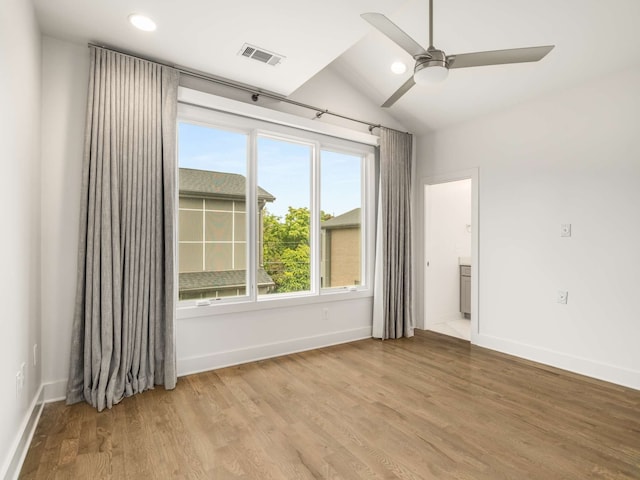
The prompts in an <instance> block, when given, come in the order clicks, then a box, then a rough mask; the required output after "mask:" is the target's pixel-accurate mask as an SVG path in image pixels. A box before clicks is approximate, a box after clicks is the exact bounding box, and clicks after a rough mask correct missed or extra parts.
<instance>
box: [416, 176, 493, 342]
mask: <svg viewBox="0 0 640 480" xmlns="http://www.w3.org/2000/svg"><path fill="white" fill-rule="evenodd" d="M458 180H471V343H473V344H475V343H477V339H478V336H479V334H480V308H479V307H480V296H479V292H480V282H479V278H480V241H479V238H480V235H479V233H480V212H479V211H480V209H479V170H478V168H470V169H468V170H460V171H456V172H451V173H445V174H440V175H433V176H430V177H425V178H423V179H422V182H421V183H420V186H421V190H422V192H421V197H422V213H423V218H422V232H421V233H422V238H421V242H422V245H421V248H422V250H423V252H424V255H423V258H422V260H423V262H422V268H423V272H424V275H423V285H422V287H423V291H422V295H423V297H422V298H423V299H424V303H423V309H422V318H421V319H420V322H421V323H422V328H425V327H426V314H427V308H426V304H427V302H428V298H429V297H428V296H427V273H426V272H427V268H428V267H427V262H428V261H429V252H427V247H426V240H427V212H428V210H427V195H426V190H427V187H428V186H431V185H437V184H441V183H449V182H456V181H458Z"/></svg>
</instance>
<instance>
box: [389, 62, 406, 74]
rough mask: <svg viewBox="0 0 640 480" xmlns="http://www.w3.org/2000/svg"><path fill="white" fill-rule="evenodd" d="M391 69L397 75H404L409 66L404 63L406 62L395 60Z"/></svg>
mask: <svg viewBox="0 0 640 480" xmlns="http://www.w3.org/2000/svg"><path fill="white" fill-rule="evenodd" d="M391 71H392V72H393V73H395V74H396V75H402V74H403V73H404V72H406V71H407V66H406V65H405V64H404V62H393V63H392V64H391Z"/></svg>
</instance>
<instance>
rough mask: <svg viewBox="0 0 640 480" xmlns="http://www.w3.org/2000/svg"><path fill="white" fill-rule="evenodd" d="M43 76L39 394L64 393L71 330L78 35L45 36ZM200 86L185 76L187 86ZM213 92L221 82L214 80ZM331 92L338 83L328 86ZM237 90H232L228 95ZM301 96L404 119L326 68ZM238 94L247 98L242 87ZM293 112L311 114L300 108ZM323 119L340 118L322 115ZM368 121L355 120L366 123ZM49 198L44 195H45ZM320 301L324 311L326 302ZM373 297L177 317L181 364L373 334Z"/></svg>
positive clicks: (80, 94)
mask: <svg viewBox="0 0 640 480" xmlns="http://www.w3.org/2000/svg"><path fill="white" fill-rule="evenodd" d="M43 64H44V68H43V82H44V84H45V85H46V86H47V88H46V89H45V90H44V99H43V127H44V136H43V152H45V155H44V167H43V168H44V172H43V173H44V177H45V179H46V181H45V183H44V185H43V189H44V190H43V263H44V267H43V279H44V280H43V302H44V304H45V305H46V306H47V308H46V310H45V312H44V317H43V338H44V341H45V345H44V346H43V361H44V364H45V365H46V368H45V371H44V372H43V374H44V378H43V381H44V382H45V383H46V384H48V385H47V386H46V389H45V396H46V398H48V399H52V398H60V397H62V396H64V394H65V385H66V378H67V369H68V362H69V348H70V347H69V339H70V336H71V324H72V316H73V304H74V296H75V285H76V278H75V276H76V264H77V260H76V250H77V244H78V215H79V209H80V206H79V202H80V177H81V164H82V150H83V135H84V121H85V108H86V107H85V102H86V90H87V84H88V65H89V53H88V49H87V47H86V46H85V45H74V44H71V43H68V42H66V41H62V40H57V39H53V38H49V37H45V38H44V63H43ZM196 85H200V86H202V83H201V82H193V81H192V82H191V83H190V86H192V87H194V86H196ZM210 90H211V91H214V92H217V93H220V90H221V89H216V88H211V89H210ZM332 92H334V93H335V92H341V93H340V95H337V94H335V95H332V94H331V93H332ZM231 96H234V95H231ZM294 96H295V98H296V99H297V100H298V101H307V102H309V103H313V104H317V103H321V104H322V105H321V106H322V107H323V108H326V109H330V110H335V111H337V112H342V113H347V114H352V115H354V116H357V117H358V118H360V117H361V116H363V117H364V119H365V120H371V121H373V122H383V123H385V124H387V125H389V126H392V127H398V128H402V126H401V125H399V124H398V123H397V122H395V121H394V120H393V119H392V118H391V117H389V116H388V115H387V114H386V113H384V112H382V111H381V110H380V109H378V108H377V107H375V106H372V105H371V104H370V103H369V102H368V101H366V100H365V98H364V97H363V96H362V95H361V94H360V93H359V92H358V91H357V90H356V89H354V88H353V87H350V86H349V85H348V84H346V83H344V82H343V81H342V80H341V79H340V78H339V77H338V76H337V75H336V74H335V73H333V72H332V71H331V70H330V69H326V70H324V71H323V72H321V73H320V74H319V75H318V76H316V77H314V79H312V80H311V81H310V82H309V83H308V84H306V85H305V86H304V87H303V88H301V89H300V90H299V91H298V92H296V93H295V94H294ZM235 98H236V99H239V100H243V101H246V102H248V103H251V100H250V96H249V95H248V94H242V95H235ZM258 105H261V106H265V107H270V108H273V109H278V110H284V111H289V112H291V108H290V107H288V106H286V105H284V104H282V103H280V102H273V101H266V100H263V99H261V100H259V102H258ZM295 113H296V114H298V115H302V114H304V116H305V117H307V118H311V117H313V112H310V111H304V110H300V109H297V110H296V111H295ZM321 121H330V122H333V123H338V121H336V119H331V118H329V117H327V118H326V119H325V118H323V119H322V120H321ZM366 128H367V127H366V126H362V127H359V129H360V130H363V129H364V130H365V131H366ZM45 199H46V200H45ZM325 308H326V309H327V315H326V316H327V318H326V320H325V319H324V315H323V313H324V312H323V310H324V309H325ZM371 309H372V302H371V298H356V296H355V295H354V299H353V300H346V301H339V302H334V301H330V300H327V301H326V302H323V303H315V304H313V305H307V306H297V307H285V308H270V309H265V310H253V311H246V312H243V313H228V314H224V315H209V316H197V317H189V318H185V317H184V316H181V317H180V318H179V319H178V320H177V332H176V335H177V346H176V347H177V354H178V371H179V373H180V374H185V373H188V372H194V371H198V370H206V369H210V368H215V367H218V366H222V365H228V364H230V363H238V362H241V361H247V360H251V359H256V358H262V357H264V356H270V355H277V354H281V353H284V352H290V351H296V350H301V349H307V348H313V347H316V346H319V345H327V344H330V343H335V342H342V341H347V340H350V339H354V338H362V337H365V336H370V333H371Z"/></svg>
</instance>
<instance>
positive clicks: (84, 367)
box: [67, 47, 178, 410]
mask: <svg viewBox="0 0 640 480" xmlns="http://www.w3.org/2000/svg"><path fill="white" fill-rule="evenodd" d="M90 55H91V71H90V78H89V96H88V108H87V124H86V131H85V153H84V165H83V172H82V176H83V180H82V199H81V202H82V203H81V218H80V241H79V254H78V285H77V295H76V304H75V315H74V321H73V332H72V345H71V365H70V372H69V383H68V386H67V403H75V402H79V401H81V400H83V399H84V400H86V401H87V402H88V403H90V404H91V405H93V406H94V407H96V408H97V409H98V410H103V409H104V408H105V407H107V408H111V407H112V406H113V405H114V404H116V403H118V402H120V401H121V400H122V399H123V398H124V397H128V396H130V395H133V394H136V393H139V392H142V391H144V390H147V389H150V388H153V387H154V385H156V384H163V385H164V386H165V388H167V389H172V388H174V387H175V385H176V365H175V363H176V359H175V342H174V301H175V300H174V298H175V285H174V283H175V274H174V248H175V247H174V245H175V244H174V231H175V225H174V221H175V220H174V219H175V211H174V210H175V175H176V173H175V172H176V112H177V88H178V72H177V71H175V70H174V69H171V68H169V67H164V66H161V65H157V64H155V63H152V62H148V61H144V60H141V59H137V58H132V57H130V56H126V55H121V54H118V53H116V52H112V51H107V50H104V49H101V48H96V47H90Z"/></svg>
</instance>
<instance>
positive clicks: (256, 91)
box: [88, 43, 409, 134]
mask: <svg viewBox="0 0 640 480" xmlns="http://www.w3.org/2000/svg"><path fill="white" fill-rule="evenodd" d="M88 46H89V47H95V48H99V49H101V50H107V51H110V52H115V53H119V54H121V55H125V56H127V57H131V58H136V59H138V60H144V61H147V62H153V63H157V64H160V65H163V66H165V67H170V68H174V69H175V70H177V71H178V72H179V73H180V74H182V75H188V76H190V77H195V78H200V79H202V80H207V81H209V82H213V83H217V84H220V85H224V86H225V87H231V88H235V89H237V90H243V91H245V92H247V93H250V94H251V99H252V100H253V101H254V102H257V101H258V98H259V97H261V96H262V97H267V98H271V99H273V100H278V101H280V102H285V103H288V104H290V105H295V106H296V107H300V108H306V109H308V110H314V111H315V112H316V116H315V118H320V117H322V116H323V115H331V116H332V117H338V118H342V119H343V120H347V121H350V122H355V123H360V124H362V125H367V126H368V127H369V133H372V132H373V129H374V128H387V129H389V130H393V131H395V132H400V133H406V134H409V132H403V131H402V130H398V129H396V128H391V127H386V126H384V125H382V124H380V123H375V122H367V121H364V120H359V119H357V118H353V117H349V116H347V115H342V114H340V113H336V112H332V111H330V110H327V109H326V108H318V107H314V106H313V105H309V104H308V103H302V102H298V101H296V100H291V99H290V98H287V97H285V96H282V95H279V94H277V93H274V92H270V91H268V90H262V89H260V88H257V87H252V86H251V85H246V84H244V83H239V82H234V81H233V80H228V79H226V78H222V77H217V76H215V75H210V74H208V73H204V72H200V71H198V70H193V69H190V68H187V67H182V66H180V65H171V64H168V63H165V62H162V61H158V60H154V59H150V58H145V57H141V56H140V55H136V54H132V53H129V52H125V51H123V50H118V49H116V48H112V47H107V46H104V45H98V44H95V43H89V44H88Z"/></svg>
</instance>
